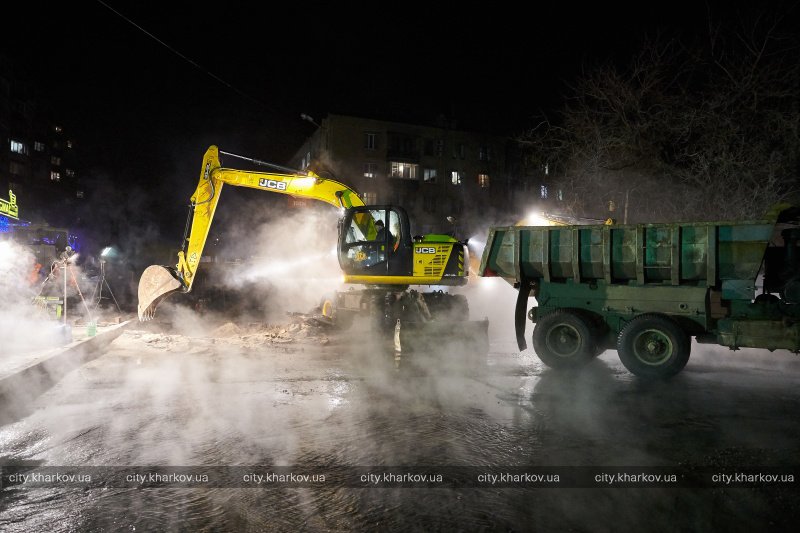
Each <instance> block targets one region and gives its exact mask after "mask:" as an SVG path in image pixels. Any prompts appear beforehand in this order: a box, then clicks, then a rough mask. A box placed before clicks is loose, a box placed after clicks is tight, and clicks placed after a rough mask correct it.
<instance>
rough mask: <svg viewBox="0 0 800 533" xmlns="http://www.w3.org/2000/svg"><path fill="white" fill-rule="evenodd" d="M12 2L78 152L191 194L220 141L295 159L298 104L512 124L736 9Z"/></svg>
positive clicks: (469, 123) (497, 129) (31, 58)
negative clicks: (594, 70) (663, 37)
mask: <svg viewBox="0 0 800 533" xmlns="http://www.w3.org/2000/svg"><path fill="white" fill-rule="evenodd" d="M743 3H744V2H743ZM715 4H720V5H725V6H731V5H733V4H732V3H731V2H715ZM744 4H746V3H744ZM198 5H202V6H204V7H202V8H201V7H198ZM13 6H14V7H13V8H4V9H7V11H6V12H5V13H4V18H5V20H6V24H5V25H4V26H6V27H5V28H4V31H3V32H2V34H1V36H0V39H2V41H0V42H2V51H3V53H4V54H5V55H7V56H9V57H10V58H11V59H12V60H13V61H14V62H15V63H16V64H17V66H18V70H19V71H20V72H21V73H22V74H23V75H25V76H27V77H28V78H29V79H30V80H31V81H33V83H34V84H36V85H37V86H38V88H39V90H40V92H41V94H42V97H43V98H44V99H45V100H46V101H49V102H50V103H51V105H52V107H53V109H54V112H55V114H56V116H58V117H61V119H62V120H63V122H64V126H65V128H66V130H67V131H68V132H69V133H70V134H71V135H73V136H74V137H75V138H76V139H77V142H78V146H79V147H80V153H81V157H82V160H83V162H84V164H86V165H87V166H88V167H89V169H90V170H91V172H93V173H94V174H95V175H98V176H108V177H110V178H111V179H112V180H113V181H114V182H115V183H116V184H117V185H116V186H125V185H126V184H129V185H131V186H137V185H138V186H144V187H146V188H148V190H149V191H150V192H151V193H152V194H160V195H162V199H161V200H162V203H164V205H168V204H170V205H171V204H178V203H179V205H180V207H181V208H182V207H183V204H184V203H185V201H186V199H187V198H188V195H189V194H191V191H192V190H193V188H194V185H195V183H196V175H197V172H198V169H197V166H198V163H199V161H200V159H201V157H202V154H203V152H204V151H205V149H206V148H207V146H208V145H210V144H217V145H219V146H220V147H221V148H222V149H224V150H227V151H231V152H237V153H243V154H246V155H250V156H254V157H259V158H261V159H265V160H269V161H274V162H277V163H285V162H286V160H287V159H288V158H289V157H290V156H291V155H292V154H293V153H294V151H295V150H296V149H297V148H299V146H300V144H301V143H302V142H303V140H304V139H305V137H307V136H308V135H309V134H311V133H312V132H313V131H314V126H312V125H311V124H309V123H307V122H304V121H302V120H301V119H300V114H301V113H307V114H309V115H311V116H312V117H314V118H316V119H317V120H318V121H319V120H320V119H321V118H322V117H323V116H324V115H325V114H326V113H328V112H333V113H342V114H354V115H361V116H366V117H374V118H379V119H390V120H398V121H403V122H432V121H433V120H434V118H435V117H436V116H437V115H439V114H445V115H446V116H448V117H450V118H454V119H456V120H457V123H458V124H459V126H461V127H463V128H464V129H474V130H477V131H489V132H493V133H500V134H510V135H513V134H516V133H519V132H521V131H523V130H525V129H526V128H528V127H531V126H532V125H533V124H535V123H536V120H537V119H536V116H537V115H539V114H541V113H543V112H546V113H552V112H553V111H554V110H555V109H557V108H558V107H559V106H560V105H561V104H562V102H563V99H562V96H563V94H564V91H565V84H566V83H568V82H569V81H570V80H573V79H574V78H575V77H576V76H577V75H578V74H579V73H580V72H581V69H582V68H585V67H587V66H590V65H593V64H596V63H598V62H603V61H615V62H618V63H624V62H626V61H627V60H628V59H629V58H630V56H631V54H632V52H633V51H635V50H636V48H637V46H638V43H639V42H640V41H641V39H642V36H643V34H644V33H649V34H651V35H652V34H654V33H655V32H657V31H664V32H676V31H678V32H682V33H683V34H685V35H690V36H691V35H697V34H700V33H702V32H703V31H704V30H705V28H706V27H707V21H708V14H709V13H711V14H712V17H714V18H715V19H716V18H717V17H719V18H731V17H735V16H736V14H735V12H734V11H733V8H730V7H727V8H726V11H723V10H721V9H719V8H717V7H709V6H708V5H706V4H704V3H702V2H684V3H683V4H681V3H680V2H677V3H676V2H657V3H653V2H638V3H633V4H629V3H619V4H613V3H608V2H604V3H600V2H597V3H594V4H588V5H587V4H584V3H571V2H552V3H547V4H542V3H530V4H525V5H524V9H523V4H520V3H518V2H514V3H512V2H505V3H503V2H501V3H497V2H494V3H486V2H484V3H470V2H425V3H415V2H403V3H392V4H387V3H384V2H370V3H363V4H352V3H347V4H343V3H327V4H326V7H318V6H314V5H313V4H310V3H305V2H296V3H290V7H285V6H284V7H280V8H279V7H275V6H276V4H274V3H260V4H256V3H253V2H246V3H235V2H224V3H223V2H221V3H219V4H218V5H214V4H213V3H201V4H198V3H195V2H188V1H180V2H159V3H155V2H132V1H131V2H122V1H120V0H104V1H103V2H100V1H97V0H85V1H81V2H44V3H43V2H16V3H14V4H13ZM343 6H346V7H343ZM110 8H111V9H110ZM112 9H113V10H112ZM114 10H116V11H117V12H118V13H115V11H114ZM11 21H13V22H11ZM134 24H136V25H138V26H139V27H138V28H137V27H136V26H135V25H134ZM146 32H149V34H150V35H148V33H146ZM159 40H160V41H162V42H163V44H162V42H159ZM179 54H180V55H179ZM181 56H183V57H181ZM220 80H222V81H220ZM176 180H178V181H176Z"/></svg>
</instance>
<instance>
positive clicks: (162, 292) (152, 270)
mask: <svg viewBox="0 0 800 533" xmlns="http://www.w3.org/2000/svg"><path fill="white" fill-rule="evenodd" d="M183 291H184V284H183V281H181V278H180V277H179V276H178V274H177V272H176V271H175V269H173V268H169V267H165V266H160V265H150V266H149V267H147V268H146V269H144V272H142V277H141V278H140V279H139V320H141V321H147V320H152V319H153V317H154V316H155V313H156V307H158V304H160V303H161V301H162V300H164V298H166V297H167V296H169V295H170V294H172V293H175V292H183Z"/></svg>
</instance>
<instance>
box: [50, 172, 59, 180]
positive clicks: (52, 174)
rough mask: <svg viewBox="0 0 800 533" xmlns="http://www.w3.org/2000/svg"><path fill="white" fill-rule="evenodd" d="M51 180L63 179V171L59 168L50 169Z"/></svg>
mask: <svg viewBox="0 0 800 533" xmlns="http://www.w3.org/2000/svg"><path fill="white" fill-rule="evenodd" d="M50 181H61V172H59V171H57V170H51V171H50Z"/></svg>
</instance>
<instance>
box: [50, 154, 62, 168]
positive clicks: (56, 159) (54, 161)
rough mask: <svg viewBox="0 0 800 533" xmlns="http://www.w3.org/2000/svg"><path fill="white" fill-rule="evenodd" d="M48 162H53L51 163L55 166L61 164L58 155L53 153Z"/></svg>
mask: <svg viewBox="0 0 800 533" xmlns="http://www.w3.org/2000/svg"><path fill="white" fill-rule="evenodd" d="M50 163H51V164H53V165H56V166H60V165H61V158H60V157H58V156H57V155H54V156H52V157H51V158H50Z"/></svg>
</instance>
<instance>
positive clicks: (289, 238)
mask: <svg viewBox="0 0 800 533" xmlns="http://www.w3.org/2000/svg"><path fill="white" fill-rule="evenodd" d="M340 215H341V212H340V211H339V210H338V209H336V208H334V207H332V206H327V205H322V206H320V207H319V208H316V207H315V208H299V209H288V210H287V209H283V210H280V212H279V213H278V214H276V215H273V216H271V217H270V219H268V220H267V221H266V222H264V223H262V224H260V225H258V226H256V227H255V228H250V227H248V226H247V225H246V223H243V222H240V223H238V224H237V225H236V227H235V228H234V229H233V231H230V232H228V236H227V237H223V242H222V243H221V244H220V247H221V254H222V255H223V256H224V257H235V258H241V259H243V261H242V262H241V263H240V264H237V265H234V266H233V267H232V268H230V270H229V271H226V273H225V274H224V275H223V276H222V277H221V279H218V280H217V281H218V282H220V283H223V284H224V285H225V286H226V287H228V288H230V289H235V290H243V289H244V290H247V289H248V288H249V287H257V288H258V290H259V293H263V294H264V297H265V298H266V299H267V301H266V302H265V303H266V305H265V307H266V309H267V316H266V317H265V318H269V319H273V320H274V319H276V318H278V317H279V316H283V317H285V314H286V312H287V311H288V312H292V311H294V312H308V311H309V310H311V309H312V308H313V307H315V306H317V305H319V303H320V301H321V299H322V298H323V297H324V296H326V295H328V294H330V293H331V292H332V291H335V290H337V289H340V288H341V284H342V283H341V282H342V272H341V268H340V267H339V263H338V260H337V258H336V245H337V222H338V220H339V217H340ZM201 268H202V265H201Z"/></svg>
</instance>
